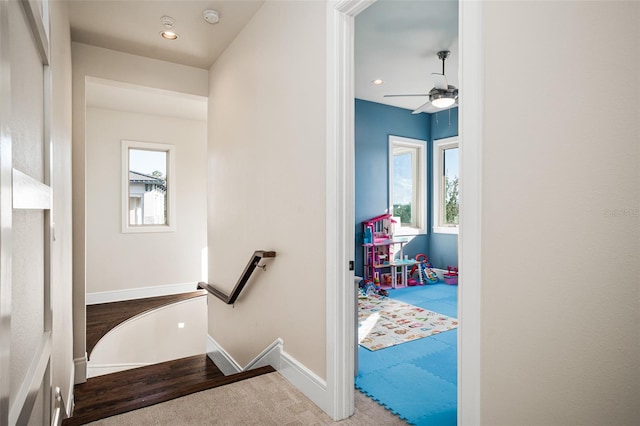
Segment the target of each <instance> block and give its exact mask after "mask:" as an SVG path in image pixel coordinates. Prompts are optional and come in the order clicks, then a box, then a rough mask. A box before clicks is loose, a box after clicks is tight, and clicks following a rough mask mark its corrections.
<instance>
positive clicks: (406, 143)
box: [389, 136, 427, 235]
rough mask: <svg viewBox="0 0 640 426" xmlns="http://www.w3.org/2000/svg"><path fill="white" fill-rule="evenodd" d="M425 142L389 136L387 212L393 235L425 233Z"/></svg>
mask: <svg viewBox="0 0 640 426" xmlns="http://www.w3.org/2000/svg"><path fill="white" fill-rule="evenodd" d="M426 146H427V143H426V141H422V140H418V139H409V138H402V137H399V136H389V205H390V206H389V211H390V212H391V213H392V214H393V216H394V219H395V220H396V222H397V223H396V225H395V231H394V233H395V234H396V235H416V234H423V233H426V225H425V224H426V181H427V180H426V170H425V164H426Z"/></svg>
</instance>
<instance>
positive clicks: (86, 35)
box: [68, 0, 264, 69]
mask: <svg viewBox="0 0 640 426" xmlns="http://www.w3.org/2000/svg"><path fill="white" fill-rule="evenodd" d="M263 3H264V0H258V1H255V0H242V1H229V0H226V1H220V0H170V1H163V0H126V1H123V0H72V1H69V2H68V4H69V20H70V22H71V38H72V40H74V41H78V42H80V43H85V44H90V45H93V46H99V47H104V48H106V49H112V50H118V51H121V52H126V53H131V54H134V55H140V56H147V57H150V58H156V59H162V60H165V61H169V62H175V63H179V64H184V65H190V66H192V67H198V68H204V69H209V67H210V66H211V64H213V62H214V61H215V59H216V58H217V57H218V56H219V55H220V54H221V53H222V52H223V51H224V49H225V48H226V47H227V46H228V45H229V43H231V41H232V40H233V39H234V38H235V36H236V35H238V33H239V32H240V31H241V30H242V28H244V27H245V25H246V24H247V22H249V20H250V19H251V17H253V15H254V14H255V13H256V11H257V10H258V9H259V8H260V6H261V5H262V4H263ZM205 9H214V10H216V11H218V12H219V14H220V22H219V23H217V24H215V25H212V24H209V23H207V22H206V21H205V20H204V19H203V17H202V13H203V12H204V10H205ZM164 15H168V16H170V17H172V18H173V19H174V20H175V25H174V30H175V32H177V33H178V35H179V36H180V37H179V38H178V39H177V40H165V39H163V38H162V37H160V31H162V30H163V29H164V27H163V26H162V24H161V22H160V18H161V17H162V16H164Z"/></svg>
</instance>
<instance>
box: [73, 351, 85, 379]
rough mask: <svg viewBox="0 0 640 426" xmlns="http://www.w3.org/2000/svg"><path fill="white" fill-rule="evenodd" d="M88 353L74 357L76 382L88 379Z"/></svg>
mask: <svg viewBox="0 0 640 426" xmlns="http://www.w3.org/2000/svg"><path fill="white" fill-rule="evenodd" d="M87 362H88V359H87V353H86V352H85V353H84V356H83V357H79V358H74V359H73V367H74V371H75V373H74V382H73V383H74V384H75V385H77V384H80V383H84V382H86V381H87Z"/></svg>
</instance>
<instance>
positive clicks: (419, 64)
mask: <svg viewBox="0 0 640 426" xmlns="http://www.w3.org/2000/svg"><path fill="white" fill-rule="evenodd" d="M355 22H356V34H355V94H356V98H359V99H364V100H367V101H372V102H378V103H382V104H387V105H393V106H397V107H400V108H406V109H411V110H414V109H416V108H418V107H419V106H421V105H422V104H424V103H425V102H427V101H428V98H427V97H426V96H425V97H401V98H384V97H383V95H386V94H414V93H428V92H429V90H431V88H432V87H433V82H432V80H431V73H441V72H442V62H441V61H440V60H439V59H438V56H437V52H438V51H440V50H449V51H451V55H450V56H449V58H448V59H447V60H446V63H445V74H446V77H447V80H448V83H449V84H451V85H454V86H456V87H459V86H458V55H459V49H458V1H457V0H420V1H415V0H413V1H391V0H389V1H378V2H376V3H374V4H373V5H371V6H370V7H368V8H367V9H366V10H365V11H364V12H362V13H361V14H360V15H358V16H356V19H355ZM375 79H381V80H383V81H384V84H383V85H381V86H374V85H373V84H371V81H372V80H375ZM435 111H441V110H437V109H435V108H433V107H431V108H430V109H428V110H427V112H435Z"/></svg>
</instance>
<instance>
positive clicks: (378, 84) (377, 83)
mask: <svg viewBox="0 0 640 426" xmlns="http://www.w3.org/2000/svg"><path fill="white" fill-rule="evenodd" d="M371 84H373V85H374V86H381V85H383V84H384V81H382V80H380V79H379V78H376V79H375V80H373V81H372V82H371Z"/></svg>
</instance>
